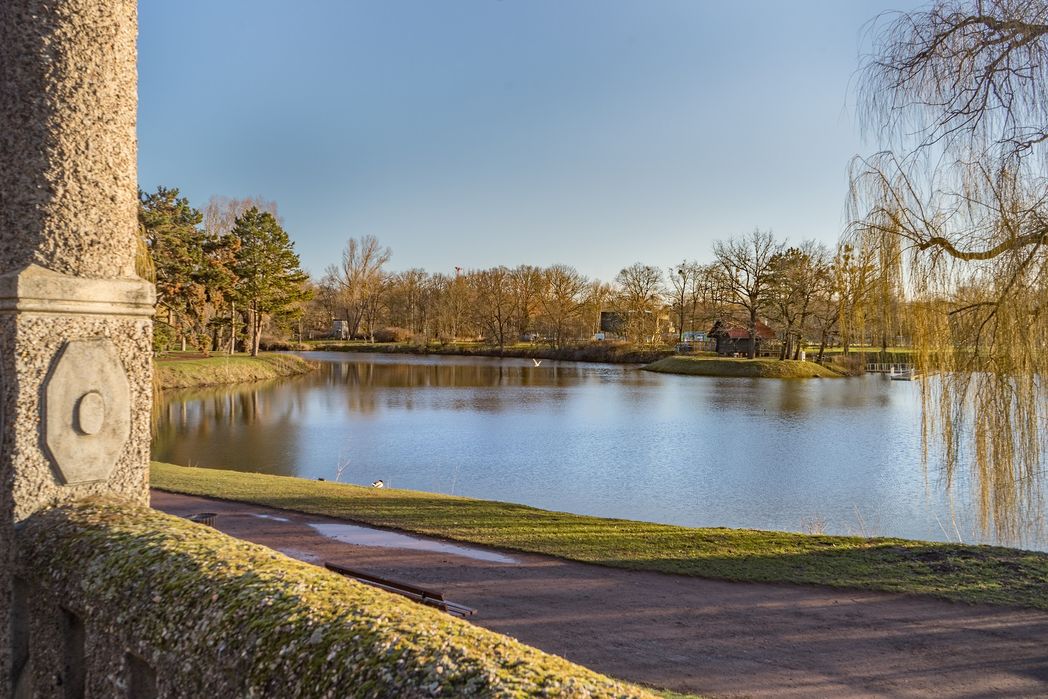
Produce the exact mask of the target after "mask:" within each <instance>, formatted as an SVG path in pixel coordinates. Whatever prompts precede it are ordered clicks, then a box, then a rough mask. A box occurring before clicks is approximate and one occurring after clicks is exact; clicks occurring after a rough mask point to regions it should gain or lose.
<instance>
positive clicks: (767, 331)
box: [708, 320, 777, 356]
mask: <svg viewBox="0 0 1048 699" xmlns="http://www.w3.org/2000/svg"><path fill="white" fill-rule="evenodd" d="M708 334H709V337H710V338H711V339H713V340H714V341H715V342H716V352H717V354H720V355H723V356H733V355H736V354H738V355H744V356H749V354H750V330H749V327H748V326H747V325H746V324H745V323H741V322H739V321H737V320H718V321H717V322H716V323H714V324H713V327H712V328H710V331H709V333H708ZM776 340H777V337H776V335H775V331H774V330H772V329H771V328H769V327H768V326H767V325H765V324H764V323H762V322H760V321H757V327H756V344H757V348H756V349H757V351H756V353H755V354H761V353H762V352H764V351H766V349H767V346H768V345H769V344H771V343H774V342H776Z"/></svg>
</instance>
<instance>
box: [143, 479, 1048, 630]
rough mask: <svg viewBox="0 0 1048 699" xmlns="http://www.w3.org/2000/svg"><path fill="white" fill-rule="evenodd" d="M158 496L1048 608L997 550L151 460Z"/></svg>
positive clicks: (1046, 588) (1041, 580)
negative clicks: (659, 517)
mask: <svg viewBox="0 0 1048 699" xmlns="http://www.w3.org/2000/svg"><path fill="white" fill-rule="evenodd" d="M150 481H151V483H150V485H151V487H153V488H156V489H158V490H164V491H168V492H174V493H183V494H187V495H201V496H204V497H213V498H219V499H223V500H232V501H240V502H248V503H253V504H257V505H264V506H269V507H278V508H284V509H291V510H294V511H297V512H303V513H307V514H316V515H323V516H328V517H335V518H339V519H343V520H348V521H353V522H360V523H363V524H367V525H371V526H377V527H382V528H387V529H394V530H399V531H404V532H412V533H416V534H424V535H429V536H438V537H443V538H446V539H452V540H456V541H462V542H465V543H472V544H479V545H482V546H492V547H496V548H504V549H510V550H517V551H523V552H525V553H538V554H544V555H549V556H555V557H558V558H564V559H567V560H573V561H578V562H581V563H590V564H596V565H603V566H607V567H611V568H624V569H629V570H647V571H654V572H660V573H669V574H676V575H684V576H691V577H700V578H709V579H715V580H727V581H734V582H766V583H787V584H802V585H823V586H829V587H836V588H845V589H858V590H871V591H879V592H897V593H904V594H912V595H924V596H930V597H937V598H940V599H947V600H952V601H955V602H964V603H969V604H974V603H982V604H996V605H1005V606H1013V607H1032V608H1037V609H1043V610H1048V553H1042V552H1035V551H1024V550H1021V549H1010V548H1005V547H1001V546H983V545H968V544H953V543H940V542H928V541H916V540H910V539H899V538H889V537H877V538H863V537H855V536H829V535H821V534H799V533H793V532H778V531H762V530H755V529H727V528H720V527H705V528H697V527H682V526H675V525H667V524H655V523H650V522H640V521H633V520H623V519H609V518H602V517H594V516H588V515H575V514H571V513H565V512H554V511H551V510H542V509H539V508H535V507H529V506H526V505H518V504H514V503H507V502H497V501H490V500H479V499H474V498H466V497H460V496H451V495H443V494H439V493H429V492H421V491H411V490H401V489H395V488H386V489H376V488H368V487H364V486H359V485H352V484H347V483H337V482H333V481H313V480H307V479H303V478H294V477H290V476H273V475H268V474H259V473H250V472H244V471H228V470H221V469H211V468H194V467H187V466H176V465H174V464H165V463H160V462H153V463H152V466H151V469H150Z"/></svg>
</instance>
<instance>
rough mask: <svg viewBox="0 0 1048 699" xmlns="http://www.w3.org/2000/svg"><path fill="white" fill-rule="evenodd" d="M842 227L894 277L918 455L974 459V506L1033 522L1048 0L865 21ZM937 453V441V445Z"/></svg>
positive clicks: (1045, 339) (953, 474)
mask: <svg viewBox="0 0 1048 699" xmlns="http://www.w3.org/2000/svg"><path fill="white" fill-rule="evenodd" d="M870 37H871V39H872V50H871V52H870V54H869V55H868V57H867V58H866V60H865V62H864V66H863V69H862V72H861V80H860V89H859V103H860V108H861V114H862V117H863V120H864V126H865V127H866V128H867V130H868V132H869V133H871V134H873V135H874V136H875V137H876V138H877V139H879V141H880V143H881V145H882V146H883V148H884V150H882V151H881V152H879V153H877V154H875V155H873V156H870V157H867V158H861V159H857V160H856V161H855V162H854V164H853V170H852V177H851V183H852V187H851V192H852V195H851V198H850V212H849V218H850V220H851V224H850V230H849V234H848V240H849V243H850V244H852V245H854V246H856V247H862V248H866V249H870V248H874V249H876V250H878V252H877V256H878V261H879V264H880V265H881V271H880V272H879V279H880V280H881V282H880V284H879V286H880V287H881V288H880V291H881V292H884V291H885V290H886V289H888V288H891V287H894V286H897V287H899V288H900V289H902V290H904V292H905V296H906V308H907V310H908V313H909V315H910V316H911V317H910V318H908V321H909V322H910V323H911V324H912V333H913V341H914V346H915V362H916V364H917V367H918V369H919V370H920V371H922V372H925V376H927V377H929V378H926V379H925V380H924V381H923V382H922V397H923V421H922V422H923V435H924V446H925V464H926V465H927V464H928V463H929V457H928V454H929V450H931V451H932V452H933V453H934V454H935V455H936V457H935V458H936V459H939V458H941V462H942V473H943V475H944V479H945V482H946V485H947V487H948V488H949V487H952V486H953V485H954V483H955V481H956V479H957V477H958V476H959V475H960V474H961V473H962V469H970V481H971V484H972V488H973V492H974V494H975V499H976V501H977V502H976V504H977V505H978V507H977V510H978V513H979V521H980V524H981V525H982V527H983V528H984V530H994V531H995V532H996V534H997V535H998V536H999V537H1001V538H1002V539H1005V540H1016V539H1017V538H1018V537H1020V536H1021V535H1022V534H1023V533H1028V532H1029V527H1031V526H1033V527H1040V526H1042V523H1043V512H1042V510H1041V503H1042V502H1043V499H1042V494H1041V481H1042V476H1043V473H1044V459H1043V456H1044V454H1045V446H1046V434H1048V425H1046V422H1045V417H1046V408H1048V390H1046V385H1045V377H1046V376H1048V323H1046V322H1045V321H1046V317H1045V314H1046V311H1048V309H1046V303H1048V248H1046V244H1048V179H1046V174H1048V94H1046V85H1048V82H1046V78H1048V0H982V1H980V0H974V1H973V0H968V1H962V0H938V1H937V2H935V3H934V4H933V5H931V6H930V8H928V9H925V10H922V11H919V12H911V13H901V14H891V15H885V16H882V17H880V18H878V19H877V20H875V21H874V23H873V24H872V25H871V32H870ZM940 455H941V457H940Z"/></svg>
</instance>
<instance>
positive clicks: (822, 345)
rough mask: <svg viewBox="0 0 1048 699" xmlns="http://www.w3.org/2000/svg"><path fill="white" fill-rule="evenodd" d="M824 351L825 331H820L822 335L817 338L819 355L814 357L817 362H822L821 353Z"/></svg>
mask: <svg viewBox="0 0 1048 699" xmlns="http://www.w3.org/2000/svg"><path fill="white" fill-rule="evenodd" d="M824 352H826V331H825V330H823V331H822V337H820V338H819V356H818V357H816V358H815V361H816V362H817V363H822V355H823V353H824Z"/></svg>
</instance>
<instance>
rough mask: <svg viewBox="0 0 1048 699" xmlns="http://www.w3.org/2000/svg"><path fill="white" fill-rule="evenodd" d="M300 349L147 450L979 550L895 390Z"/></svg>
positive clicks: (202, 461)
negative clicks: (293, 369)
mask: <svg viewBox="0 0 1048 699" xmlns="http://www.w3.org/2000/svg"><path fill="white" fill-rule="evenodd" d="M309 356H310V358H311V359H314V360H317V361H320V362H321V367H320V369H319V370H318V371H316V372H314V373H312V374H309V375H306V376H303V377H298V378H295V379H290V380H286V381H278V382H272V383H268V384H259V385H252V386H249V387H234V388H217V389H206V390H197V391H184V392H172V393H170V394H168V395H166V396H165V402H164V404H163V405H162V407H161V409H160V410H161V412H160V414H159V415H158V430H157V436H156V440H155V443H154V457H155V458H157V459H159V460H163V461H171V462H173V463H181V464H194V465H199V466H211V467H220V468H233V469H240V470H246V471H260V472H265V473H279V474H288V475H298V476H303V477H307V478H327V479H333V478H334V477H335V473H336V469H337V468H338V465H339V464H346V463H347V462H348V466H346V468H345V470H344V472H343V474H342V479H343V480H346V481H350V482H356V483H361V484H367V483H370V482H371V481H373V480H375V479H378V478H381V479H383V480H384V481H386V483H387V484H389V485H390V486H392V487H403V488H414V489H418V490H426V491H434V492H447V493H455V494H458V495H469V496H473V497H481V498H490V499H496V500H508V501H513V502H522V503H526V504H532V505H536V506H539V507H545V508H550V509H557V510H566V511H572V512H580V513H586V514H597V515H602V516H612V517H627V518H632V519H643V520H651V521H660V522H670V523H678V524H687V525H700V526H707V525H718V526H732V527H757V528H769V529H786V530H795V531H796V530H803V529H804V528H805V526H812V523H818V525H817V526H819V527H820V528H825V530H826V531H829V532H835V533H844V534H863V533H865V534H882V535H889V534H891V535H899V536H907V537H913V538H923V539H938V540H943V539H949V538H956V533H955V532H959V533H960V534H961V535H962V537H963V538H964V539H965V540H966V541H975V540H978V539H979V536H978V534H977V531H976V527H975V526H974V524H975V518H974V517H968V516H965V515H964V514H963V513H965V512H966V511H967V510H966V508H965V507H964V505H965V504H966V503H967V498H968V493H967V491H966V484H965V483H964V482H963V479H962V482H961V483H960V487H959V490H958V493H957V498H956V502H957V505H958V508H957V510H956V511H955V512H954V513H952V514H951V509H950V502H949V501H948V500H947V499H946V498H945V497H944V496H943V495H942V492H941V490H940V489H938V488H937V487H936V483H935V480H936V477H935V474H932V475H931V476H930V478H929V480H930V483H926V482H925V478H924V474H923V473H922V471H921V468H920V442H919V400H918V397H917V393H916V387H915V386H914V385H913V384H909V383H906V382H890V381H887V380H883V379H881V378H880V377H868V378H864V379H849V380H809V381H776V380H760V379H723V378H697V377H679V376H665V375H658V374H650V373H647V372H642V371H639V370H638V369H636V368H635V367H623V366H613V365H594V364H575V363H561V362H543V364H542V366H541V367H535V366H534V364H533V363H532V362H531V361H530V360H515V359H507V360H497V359H484V358H464V357H458V358H453V357H447V358H437V357H410V356H402V355H374V354H361V355H347V354H341V353H334V354H322V353H313V354H310V355H309ZM957 512H960V513H961V514H960V515H958V514H957ZM806 523H807V525H806ZM1021 543H1022V544H1024V545H1026V546H1036V547H1040V548H1043V545H1042V543H1041V542H1040V541H1024V542H1021Z"/></svg>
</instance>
